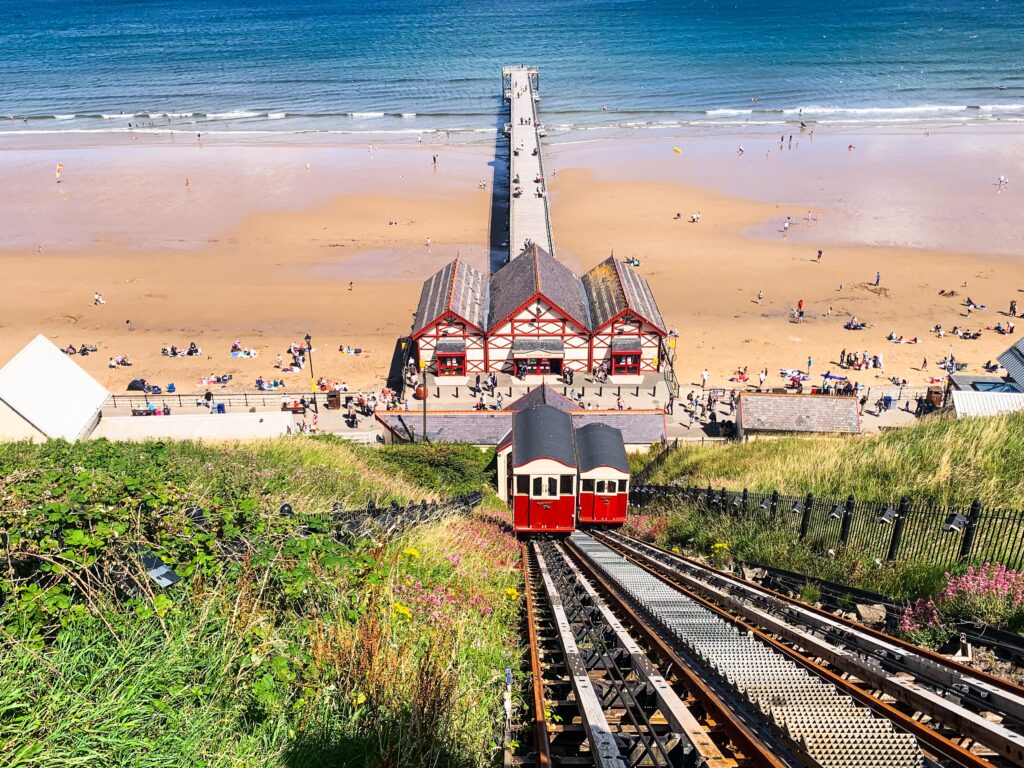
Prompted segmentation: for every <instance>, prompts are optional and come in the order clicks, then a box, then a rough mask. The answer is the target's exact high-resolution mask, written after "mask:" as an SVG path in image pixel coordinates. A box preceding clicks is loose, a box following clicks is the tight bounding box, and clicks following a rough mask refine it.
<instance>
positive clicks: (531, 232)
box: [501, 66, 555, 261]
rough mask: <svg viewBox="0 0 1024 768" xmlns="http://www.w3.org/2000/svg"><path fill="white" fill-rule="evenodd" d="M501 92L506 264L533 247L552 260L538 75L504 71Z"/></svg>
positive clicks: (522, 68)
mask: <svg viewBox="0 0 1024 768" xmlns="http://www.w3.org/2000/svg"><path fill="white" fill-rule="evenodd" d="M501 75H502V86H503V88H502V90H503V92H504V95H505V99H506V100H507V101H508V103H509V123H508V125H507V126H506V128H505V133H506V134H507V135H508V137H509V173H508V178H509V198H508V199H509V238H508V253H509V261H511V260H512V259H514V258H515V257H516V256H518V255H519V254H520V253H522V251H523V249H524V248H525V247H526V244H527V242H531V243H536V244H537V245H539V246H540V247H541V248H543V249H544V250H546V251H547V252H548V253H550V254H551V255H552V256H554V255H555V243H554V239H553V238H552V236H551V214H550V212H549V210H548V193H547V178H546V176H545V175H544V156H543V154H542V152H541V146H540V138H541V136H542V135H543V132H544V131H543V128H542V126H541V123H540V120H539V118H538V115H537V102H538V101H539V100H540V71H539V70H538V69H537V68H536V67H526V66H517V67H505V68H504V69H502V71H501Z"/></svg>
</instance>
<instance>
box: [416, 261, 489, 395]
mask: <svg viewBox="0 0 1024 768" xmlns="http://www.w3.org/2000/svg"><path fill="white" fill-rule="evenodd" d="M488 291H489V286H488V283H487V278H486V277H484V275H483V274H482V273H481V272H480V271H478V270H476V269H474V268H473V267H471V266H470V265H468V264H466V263H465V262H463V261H460V260H459V259H455V261H453V262H451V263H450V264H447V265H446V266H445V267H444V268H443V269H441V270H440V271H439V272H437V273H436V274H435V275H433V276H432V277H431V278H430V279H429V280H427V282H426V283H424V284H423V291H422V293H421V294H420V303H419V306H418V307H417V308H416V319H415V321H414V323H413V332H412V338H413V340H414V341H415V342H416V345H417V349H418V351H419V359H420V361H421V362H426V364H427V369H428V370H429V371H430V372H431V373H433V374H434V375H436V376H444V377H446V378H448V379H449V380H451V381H452V382H453V383H459V382H464V381H465V380H466V379H467V378H468V377H469V376H475V375H476V374H478V373H486V372H487V370H488V368H487V345H486V334H485V329H486V327H487V309H488V306H489V302H488Z"/></svg>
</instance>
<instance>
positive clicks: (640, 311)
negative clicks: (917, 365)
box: [583, 256, 668, 333]
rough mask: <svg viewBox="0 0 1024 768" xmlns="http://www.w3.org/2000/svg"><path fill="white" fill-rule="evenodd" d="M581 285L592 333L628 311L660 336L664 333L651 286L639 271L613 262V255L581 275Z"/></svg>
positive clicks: (663, 321) (663, 322)
mask: <svg viewBox="0 0 1024 768" xmlns="http://www.w3.org/2000/svg"><path fill="white" fill-rule="evenodd" d="M583 286H584V288H585V289H586V294H587V301H588V302H589V304H590V312H591V319H592V320H593V323H594V325H593V328H594V329H595V330H596V329H598V328H600V327H601V326H603V325H604V324H605V323H607V322H608V321H609V320H611V319H612V318H613V317H615V315H617V314H619V313H620V312H622V311H623V310H625V309H628V310H629V311H630V312H632V313H633V314H635V315H639V316H640V317H642V318H643V319H644V320H646V321H647V322H648V323H650V324H651V325H653V326H654V327H655V328H657V329H658V330H659V331H661V332H662V333H668V331H667V330H666V328H665V320H664V319H663V318H662V316H661V311H660V310H659V309H658V304H657V302H655V300H654V294H653V293H651V286H650V285H648V284H647V281H646V280H645V279H644V278H643V276H642V275H641V274H640V273H639V272H637V271H636V270H634V269H631V268H629V267H627V266H626V265H625V264H622V263H620V262H618V261H616V260H615V257H614V256H609V257H608V258H607V259H605V260H604V261H602V262H601V263H600V264H598V265H597V266H596V267H594V268H593V269H592V270H590V271H589V272H587V273H586V274H585V275H583Z"/></svg>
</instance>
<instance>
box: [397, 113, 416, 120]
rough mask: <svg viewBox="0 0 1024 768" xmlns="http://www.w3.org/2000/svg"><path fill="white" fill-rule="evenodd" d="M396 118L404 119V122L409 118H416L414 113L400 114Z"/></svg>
mask: <svg viewBox="0 0 1024 768" xmlns="http://www.w3.org/2000/svg"><path fill="white" fill-rule="evenodd" d="M398 116H399V117H401V118H403V119H405V120H409V119H411V118H414V117H416V113H415V112H402V113H400V114H399V115H398Z"/></svg>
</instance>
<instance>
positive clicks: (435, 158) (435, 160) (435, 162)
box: [434, 152, 437, 166]
mask: <svg viewBox="0 0 1024 768" xmlns="http://www.w3.org/2000/svg"><path fill="white" fill-rule="evenodd" d="M434 165H435V166H436V165H437V152H435V153H434Z"/></svg>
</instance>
